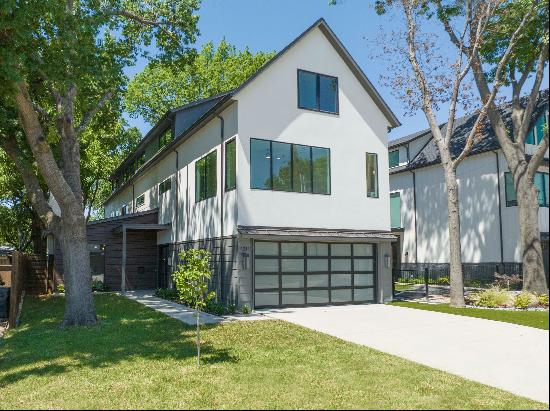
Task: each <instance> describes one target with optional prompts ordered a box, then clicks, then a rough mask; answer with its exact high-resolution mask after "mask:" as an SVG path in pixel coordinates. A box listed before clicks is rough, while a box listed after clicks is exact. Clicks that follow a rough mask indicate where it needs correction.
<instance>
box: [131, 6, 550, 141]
mask: <svg viewBox="0 0 550 411" xmlns="http://www.w3.org/2000/svg"><path fill="white" fill-rule="evenodd" d="M373 3H374V1H369V0H343V1H342V4H340V5H338V6H329V5H328V1H327V0H203V1H202V5H201V8H200V10H199V12H198V14H199V16H200V19H199V30H200V33H201V34H200V36H199V37H198V41H197V44H196V46H197V48H200V46H201V45H202V44H204V43H206V42H208V41H213V42H214V43H219V42H220V41H221V39H222V38H224V37H225V39H226V40H227V41H228V42H229V43H232V44H234V45H235V46H237V48H239V49H243V48H245V47H246V46H248V47H249V48H250V49H251V50H252V51H260V50H263V51H271V50H274V51H279V50H281V49H282V48H283V47H285V46H286V45H287V44H288V43H290V42H291V41H292V40H293V39H294V38H295V37H296V36H298V35H299V34H300V33H301V32H302V31H304V30H305V29H306V28H307V27H308V26H310V25H311V24H312V23H313V22H314V21H315V20H317V19H318V18H320V17H323V18H325V20H326V21H327V23H328V24H329V25H330V26H331V28H332V29H333V30H334V32H335V33H336V35H337V36H338V37H339V38H340V40H341V41H342V42H343V43H344V45H345V46H346V48H347V49H348V50H349V52H350V53H351V55H352V56H353V57H354V58H355V60H356V61H357V63H358V64H359V65H360V66H361V68H362V69H363V71H364V72H365V73H366V74H367V76H368V77H369V79H370V80H371V82H372V83H373V84H374V85H375V86H376V88H377V89H378V91H379V93H380V94H381V95H382V97H383V98H384V99H385V100H386V102H387V103H388V104H389V106H390V107H391V108H392V110H393V111H394V112H395V113H396V115H397V117H398V118H399V119H400V121H401V123H402V124H403V125H402V126H401V127H399V128H397V129H395V130H393V131H392V132H391V134H390V136H389V138H390V139H394V138H398V137H401V136H404V135H407V134H410V133H413V132H415V131H418V130H420V129H424V128H427V122H426V118H425V117H424V114H423V113H422V112H420V113H417V114H416V115H414V116H412V117H410V116H405V115H404V113H405V109H404V105H403V103H402V102H400V101H399V100H397V99H396V98H394V97H393V96H392V95H391V93H390V90H389V88H388V87H384V86H383V85H382V84H381V81H380V75H381V74H383V73H384V71H385V69H386V67H385V66H384V64H383V62H381V61H377V60H376V59H373V49H372V48H373V47H377V48H378V47H380V46H379V45H378V44H376V36H377V33H378V32H379V31H380V30H381V29H382V27H384V30H388V29H389V28H388V27H387V26H388V25H389V24H388V23H389V19H388V17H379V16H378V15H376V13H375V11H374V9H373V7H372V5H373ZM383 25H385V26H383ZM145 64H146V62H145V61H140V62H139V63H138V64H137V65H136V66H135V67H132V68H129V69H128V70H127V74H128V75H130V76H132V75H133V74H135V73H136V72H139V71H141V70H142V69H143V67H144V66H145ZM545 83H546V84H547V82H545ZM445 117H446V113H445V112H441V120H442V121H443V120H444V118H445ZM128 121H129V123H130V125H133V126H136V127H138V128H139V129H140V130H141V131H142V133H145V132H147V131H148V130H149V128H150V125H148V124H147V123H145V122H144V121H143V120H142V119H140V118H138V119H135V118H128Z"/></svg>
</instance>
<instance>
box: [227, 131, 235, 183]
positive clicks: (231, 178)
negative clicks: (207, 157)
mask: <svg viewBox="0 0 550 411" xmlns="http://www.w3.org/2000/svg"><path fill="white" fill-rule="evenodd" d="M236 148H237V143H236V140H235V139H233V140H231V141H228V142H227V143H225V191H229V190H233V189H234V188H236V187H237V151H236Z"/></svg>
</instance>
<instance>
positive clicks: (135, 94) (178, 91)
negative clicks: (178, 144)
mask: <svg viewBox="0 0 550 411" xmlns="http://www.w3.org/2000/svg"><path fill="white" fill-rule="evenodd" d="M274 54H275V53H273V52H269V53H266V52H258V53H255V54H254V53H252V52H251V51H250V50H249V49H248V48H246V49H245V50H243V51H239V50H237V48H236V47H235V46H233V45H231V44H229V43H227V42H226V41H225V40H222V41H221V42H220V44H219V45H218V46H217V47H216V46H215V45H214V44H213V43H212V42H209V43H206V44H205V45H204V46H203V47H202V49H201V50H200V52H199V53H198V54H197V55H196V57H195V58H194V59H193V60H192V61H191V62H189V63H188V64H162V63H158V62H153V63H150V64H149V65H148V66H147V67H146V68H145V69H144V70H143V71H142V72H141V73H139V74H137V75H136V76H135V77H134V78H133V79H132V81H131V82H130V84H129V86H128V91H127V93H126V99H125V103H126V109H127V111H128V112H129V113H131V115H133V116H138V115H141V116H142V117H143V118H144V119H145V120H146V121H147V122H149V123H151V124H154V123H156V122H157V121H158V120H159V119H160V118H161V117H162V116H163V115H164V114H165V113H166V112H167V111H168V110H170V109H173V108H174V107H179V106H182V105H185V104H187V103H190V102H193V101H195V100H199V99H202V98H207V97H210V96H213V95H215V94H219V93H222V92H225V91H229V90H231V89H233V88H236V87H238V86H239V85H240V84H241V83H243V82H244V81H245V80H246V79H248V78H249V77H250V76H251V75H252V74H254V73H255V72H256V71H257V70H258V69H259V68H260V67H261V66H263V65H264V64H265V63H266V62H267V61H268V60H270V59H271V58H272V57H273V56H274Z"/></svg>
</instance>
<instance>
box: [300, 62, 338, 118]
mask: <svg viewBox="0 0 550 411" xmlns="http://www.w3.org/2000/svg"><path fill="white" fill-rule="evenodd" d="M300 72H303V73H309V74H315V76H316V78H315V100H316V105H317V107H318V108H316V109H314V108H309V107H302V106H301V105H300ZM320 76H324V77H328V78H332V79H335V80H336V111H327V110H321V87H320V83H321V80H320ZM339 94H340V84H339V82H338V77H336V76H331V75H329V74H323V73H316V72H314V71H309V70H303V69H298V70H297V72H296V97H297V107H298V108H299V109H300V110H308V111H313V112H315V113H325V114H332V115H335V116H338V115H340V96H339Z"/></svg>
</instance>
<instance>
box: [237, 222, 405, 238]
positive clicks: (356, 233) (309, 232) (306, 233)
mask: <svg viewBox="0 0 550 411" xmlns="http://www.w3.org/2000/svg"><path fill="white" fill-rule="evenodd" d="M237 231H238V232H239V234H244V235H251V236H262V235H267V236H281V237H329V238H343V239H346V238H347V239H353V238H355V239H358V238H363V239H374V240H386V241H394V240H396V239H397V237H396V236H395V235H393V234H392V233H391V232H389V231H372V230H343V229H342V230H335V229H327V228H295V227H263V226H241V225H240V226H238V227H237Z"/></svg>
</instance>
